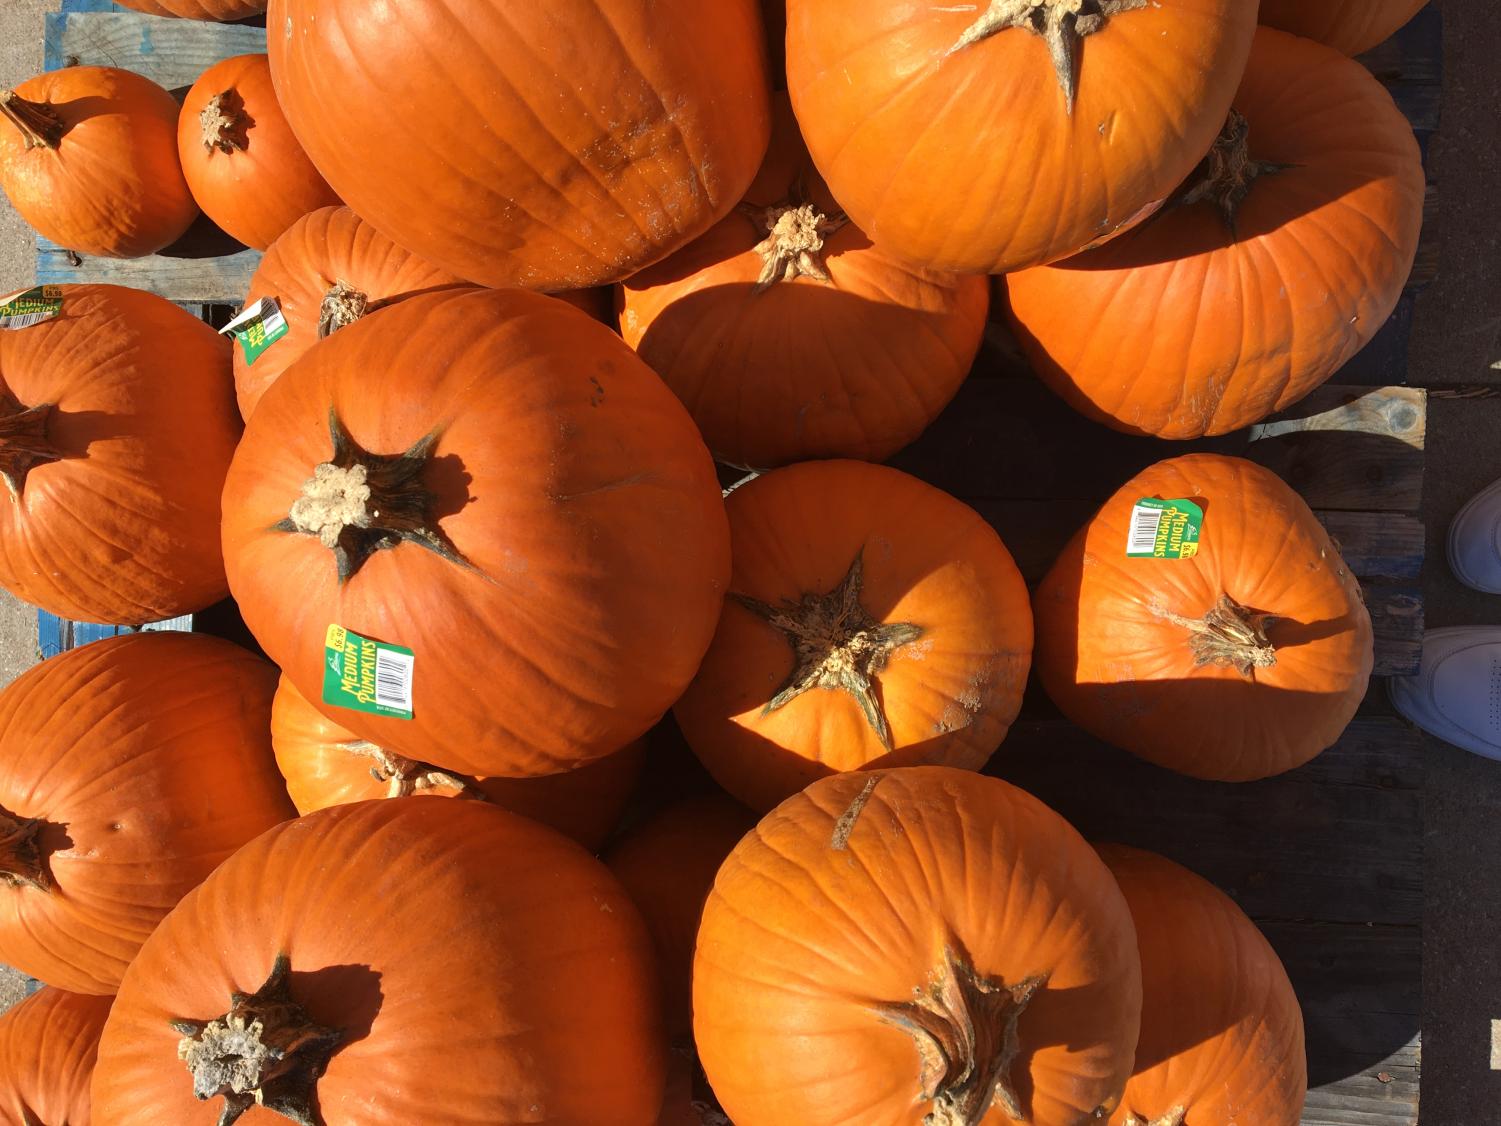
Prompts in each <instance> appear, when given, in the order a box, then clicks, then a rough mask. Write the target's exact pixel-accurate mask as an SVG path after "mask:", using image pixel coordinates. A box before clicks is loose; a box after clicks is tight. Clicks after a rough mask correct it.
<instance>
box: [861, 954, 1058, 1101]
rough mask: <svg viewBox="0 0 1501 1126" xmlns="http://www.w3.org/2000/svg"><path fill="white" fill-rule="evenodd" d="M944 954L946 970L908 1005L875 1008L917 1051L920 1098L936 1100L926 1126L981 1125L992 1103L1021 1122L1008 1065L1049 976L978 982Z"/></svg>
mask: <svg viewBox="0 0 1501 1126" xmlns="http://www.w3.org/2000/svg"><path fill="white" fill-rule="evenodd" d="M943 954H944V964H943V966H941V967H940V968H939V969H938V971H937V972H936V973H935V974H934V975H933V979H932V980H931V981H930V982H929V983H928V984H927V986H925V987H920V988H917V989H914V990H913V991H912V1000H911V1001H903V1002H897V1003H893V1004H883V1005H877V1006H876V1012H877V1014H878V1015H879V1016H880V1018H881V1019H882V1020H884V1021H886V1022H887V1023H888V1024H894V1025H896V1026H897V1027H898V1028H901V1029H902V1030H903V1031H905V1032H907V1033H908V1034H909V1035H910V1036H911V1037H912V1040H913V1042H914V1043H915V1044H916V1046H917V1054H918V1057H919V1058H920V1060H921V1061H922V1093H921V1097H922V1098H923V1099H924V1100H931V1101H932V1103H933V1109H932V1111H931V1112H930V1113H929V1114H928V1115H927V1116H926V1117H924V1119H923V1123H924V1126H979V1123H980V1122H982V1121H983V1120H984V1119H985V1116H986V1115H987V1114H988V1113H989V1112H990V1109H991V1107H992V1106H999V1107H1000V1108H1001V1110H1002V1111H1004V1112H1005V1113H1006V1114H1007V1115H1008V1116H1009V1117H1010V1118H1011V1119H1012V1120H1013V1121H1017V1122H1023V1121H1026V1118H1025V1116H1024V1115H1023V1113H1022V1105H1021V1099H1020V1097H1019V1096H1018V1095H1017V1093H1016V1085H1015V1083H1014V1082H1013V1081H1012V1078H1011V1065H1012V1064H1013V1063H1014V1062H1015V1060H1016V1055H1017V1052H1018V1051H1020V1049H1021V1039H1020V1036H1019V1034H1018V1030H1017V1026H1018V1024H1019V1023H1020V1021H1021V1016H1022V1013H1024V1012H1025V1011H1026V1009H1027V1006H1028V1005H1029V1004H1031V1002H1032V998H1033V997H1035V996H1037V994H1038V993H1039V992H1040V991H1041V990H1042V988H1043V987H1044V986H1045V985H1047V981H1048V975H1047V974H1038V975H1036V976H1034V977H1029V978H1027V979H1026V980H1025V981H1021V982H1018V983H1017V984H1016V985H1006V984H1005V983H1004V982H1001V981H997V980H995V979H993V978H987V977H981V976H980V975H979V974H978V973H976V972H975V969H974V967H973V966H971V965H969V964H968V963H967V962H965V961H964V960H962V959H960V958H958V957H956V956H955V954H954V951H953V950H952V949H948V948H946V949H945V950H944V952H943Z"/></svg>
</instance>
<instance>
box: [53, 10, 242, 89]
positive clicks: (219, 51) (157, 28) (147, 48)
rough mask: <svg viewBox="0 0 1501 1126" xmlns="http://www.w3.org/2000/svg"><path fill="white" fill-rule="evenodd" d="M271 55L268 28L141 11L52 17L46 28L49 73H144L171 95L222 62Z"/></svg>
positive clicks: (61, 13)
mask: <svg viewBox="0 0 1501 1126" xmlns="http://www.w3.org/2000/svg"><path fill="white" fill-rule="evenodd" d="M265 50H266V30H265V28H260V27H247V26H245V25H243V24H217V23H205V22H203V21H201V20H178V19H167V18H165V17H161V16H146V15H141V14H140V13H137V12H129V13H116V12H52V13H49V14H48V16H47V23H46V57H47V63H48V69H49V70H52V69H57V67H60V66H80V65H82V66H113V67H120V68H122V69H124V70H133V71H136V72H137V73H139V74H144V75H145V76H146V77H147V78H149V79H151V80H152V81H153V82H156V83H159V84H160V85H162V86H165V87H166V88H167V89H168V90H182V89H184V88H186V87H188V86H191V85H192V84H193V83H194V82H195V81H196V80H197V78H198V76H199V75H200V74H202V73H203V72H204V71H205V70H207V69H208V68H209V67H210V66H212V65H213V64H214V63H216V62H218V61H219V60H220V59H227V58H230V57H231V56H233V55H248V54H256V53H261V52H264V51H265Z"/></svg>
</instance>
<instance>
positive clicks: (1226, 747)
mask: <svg viewBox="0 0 1501 1126" xmlns="http://www.w3.org/2000/svg"><path fill="white" fill-rule="evenodd" d="M1143 499H1151V500H1158V501H1178V500H1186V501H1189V502H1190V503H1191V504H1193V505H1194V506H1196V507H1197V508H1198V509H1199V510H1200V511H1202V513H1203V517H1202V524H1201V526H1200V529H1199V531H1198V539H1197V542H1196V543H1195V542H1194V540H1193V535H1192V533H1191V531H1190V525H1191V524H1192V523H1193V522H1194V521H1195V519H1196V518H1195V517H1194V515H1193V512H1192V510H1189V509H1186V508H1185V509H1183V511H1182V515H1181V516H1163V515H1161V514H1160V513H1159V514H1158V515H1157V516H1156V517H1153V516H1150V515H1149V516H1145V517H1134V516H1133V513H1134V512H1135V510H1136V509H1137V507H1138V502H1140V501H1142V500H1143ZM1133 529H1135V532H1134V533H1133ZM1153 530H1155V537H1154V536H1153V535H1152V534H1149V533H1151V532H1152V531H1153ZM1133 535H1140V536H1141V537H1142V539H1141V542H1140V543H1139V544H1138V545H1137V546H1138V547H1139V548H1140V549H1141V550H1143V551H1155V552H1158V554H1157V555H1155V556H1154V555H1142V556H1136V557H1131V556H1128V555H1127V550H1128V547H1130V546H1131V544H1132V542H1133ZM1179 543H1181V544H1186V545H1188V552H1187V553H1186V554H1185V555H1184V557H1182V558H1170V557H1168V553H1169V552H1170V551H1176V550H1181V549H1179V548H1177V547H1176V545H1177V544H1179ZM1035 611H1036V615H1037V670H1038V672H1039V674H1040V675H1041V678H1042V683H1043V686H1044V687H1045V688H1046V689H1047V692H1048V695H1049V696H1051V697H1052V698H1053V701H1054V702H1055V703H1056V704H1057V705H1058V707H1059V708H1061V709H1062V711H1063V713H1064V714H1065V715H1066V716H1068V717H1069V718H1070V719H1072V720H1073V721H1074V722H1075V723H1077V724H1078V725H1079V726H1080V727H1082V728H1084V729H1085V730H1086V731H1089V732H1091V733H1092V734H1094V735H1096V736H1098V737H1099V738H1101V739H1103V740H1105V741H1106V742H1107V743H1112V744H1114V745H1115V746H1117V747H1121V748H1124V749H1125V750H1128V751H1130V752H1131V753H1132V754H1135V755H1139V756H1141V757H1142V758H1144V759H1147V760H1148V761H1149V762H1154V763H1156V764H1157V765H1159V766H1165V767H1167V768H1168V769H1170V770H1176V771H1178V772H1179V773H1180V774H1188V775H1191V776H1192V777H1195V778H1206V779H1213V780H1217V781H1224V782H1245V781H1251V780H1253V779H1257V778H1266V777H1269V776H1270V775H1273V774H1280V773H1282V772H1283V771H1286V770H1291V769H1293V768H1294V767H1296V766H1301V765H1302V764H1303V763H1305V762H1307V761H1308V760H1309V759H1311V758H1313V757H1314V756H1315V755H1317V754H1318V753H1319V752H1320V751H1322V750H1323V749H1324V748H1326V747H1328V746H1329V745H1330V744H1332V743H1333V742H1334V741H1335V740H1336V739H1338V738H1339V736H1340V733H1341V732H1343V731H1344V729H1345V727H1346V725H1348V724H1349V722H1350V720H1351V719H1352V718H1353V717H1354V715H1355V709H1356V708H1357V707H1358V706H1359V705H1360V701H1361V699H1362V698H1363V697H1364V696H1365V691H1366V683H1367V681H1368V680H1369V678H1370V673H1371V663H1372V638H1371V617H1370V614H1368V613H1367V612H1366V608H1365V604H1364V602H1363V601H1362V600H1361V595H1360V584H1359V583H1358V582H1357V581H1356V579H1355V576H1353V575H1352V574H1350V572H1349V569H1348V568H1347V567H1346V566H1345V564H1344V561H1343V560H1341V559H1340V555H1339V550H1338V549H1337V548H1336V547H1335V545H1334V544H1333V542H1332V541H1331V540H1330V539H1329V535H1328V533H1327V532H1325V531H1324V528H1323V526H1322V525H1321V524H1320V523H1319V522H1318V520H1317V519H1316V518H1315V516H1314V515H1313V513H1312V512H1310V511H1309V509H1308V505H1307V504H1305V503H1304V502H1303V499H1302V498H1301V497H1300V496H1298V494H1297V493H1295V492H1293V491H1292V490H1291V489H1290V488H1288V487H1287V486H1286V485H1285V484H1283V482H1282V480H1281V479H1280V478H1278V477H1277V476H1276V475H1275V474H1273V473H1271V472H1269V471H1268V470H1266V469H1263V468H1261V467H1260V466H1259V465H1254V464H1252V463H1251V462H1249V461H1245V460H1243V459H1241V458H1235V457H1225V456H1222V455H1219V454H1189V455H1187V456H1184V457H1177V458H1172V459H1170V460H1168V461H1162V462H1158V463H1157V464H1156V465H1153V466H1150V467H1148V468H1147V469H1145V470H1143V471H1142V472H1141V473H1140V474H1138V475H1137V476H1136V477H1134V478H1132V479H1131V480H1130V481H1128V482H1127V483H1126V484H1125V485H1124V486H1122V488H1121V489H1120V490H1119V491H1118V492H1117V493H1116V494H1115V495H1114V496H1112V497H1111V498H1110V499H1109V500H1107V501H1106V502H1105V504H1104V505H1103V507H1101V509H1100V510H1099V512H1098V513H1096V514H1095V516H1094V517H1093V518H1092V519H1091V520H1090V521H1089V523H1087V524H1086V525H1085V526H1084V527H1083V528H1081V529H1080V530H1079V532H1078V534H1077V535H1075V536H1074V538H1073V539H1072V540H1071V541H1070V542H1069V544H1068V546H1067V547H1065V548H1064V549H1063V552H1062V554H1061V555H1059V557H1058V560H1057V562H1055V563H1054V564H1053V568H1052V570H1051V571H1049V572H1048V575H1047V577H1046V578H1045V579H1043V581H1042V584H1041V585H1040V586H1039V587H1038V589H1037V594H1036V598H1035Z"/></svg>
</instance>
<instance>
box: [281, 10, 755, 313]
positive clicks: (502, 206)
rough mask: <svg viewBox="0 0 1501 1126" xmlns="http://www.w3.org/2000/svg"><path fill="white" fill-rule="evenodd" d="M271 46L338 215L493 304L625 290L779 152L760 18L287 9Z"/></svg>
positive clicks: (297, 127)
mask: <svg viewBox="0 0 1501 1126" xmlns="http://www.w3.org/2000/svg"><path fill="white" fill-rule="evenodd" d="M266 26H267V27H270V28H273V29H274V32H273V34H272V35H271V36H270V52H271V72H272V75H273V77H274V78H275V80H276V92H277V95H278V96H279V97H280V98H281V102H282V106H283V108H284V109H285V110H286V113H287V119H288V120H289V121H290V122H291V123H292V128H293V130H294V131H295V132H296V134H297V137H298V140H300V141H301V142H302V143H303V145H304V146H305V147H306V148H307V151H308V155H309V156H311V157H312V158H313V163H314V164H316V165H317V166H318V170H319V171H320V172H322V173H323V175H324V176H325V177H327V179H328V182H329V183H330V184H332V185H333V188H334V190H335V191H336V192H338V193H339V196H340V197H341V198H343V199H344V200H345V201H346V202H348V204H349V205H350V206H351V207H352V208H354V209H355V211H357V212H358V213H359V214H360V215H362V216H364V217H365V218H366V219H368V220H369V221H370V222H371V223H373V224H374V225H375V227H376V228H377V229H378V230H380V231H382V232H383V233H384V234H386V235H388V236H389V237H390V238H392V239H394V240H395V241H396V242H398V243H400V244H401V245H402V246H405V247H406V248H407V249H408V250H411V251H413V252H414V253H417V254H420V255H422V257H424V258H426V259H428V260H429V261H431V262H433V263H434V264H435V265H438V266H441V267H443V268H444V269H447V270H451V271H453V272H454V273H456V274H459V275H461V276H463V277H466V278H469V279H471V280H473V281H476V282H480V283H482V284H484V285H492V286H505V285H514V286H523V287H526V288H528V289H539V290H556V289H577V288H582V287H584V286H592V285H603V284H607V283H610V282H614V281H619V280H620V279H621V278H624V277H627V276H629V275H630V274H633V273H635V272H636V271H637V270H639V269H641V268H642V267H643V266H647V265H649V264H650V263H652V262H655V261H657V260H658V259H660V258H663V257H665V256H666V255H668V254H670V253H671V252H672V251H674V250H676V249H677V248H678V247H679V246H682V245H683V244H684V243H686V242H688V241H689V240H690V239H692V238H694V237H696V236H697V235H700V234H702V233H703V232H704V231H706V230H707V229H708V228H709V227H710V226H711V225H713V223H714V222H716V221H717V220H719V219H720V218H722V217H723V216H724V215H725V214H726V213H727V212H728V211H729V210H730V209H731V208H732V207H734V206H735V204H736V203H737V202H738V201H739V199H740V197H741V195H742V194H743V193H744V192H745V189H746V186H747V185H748V184H749V183H750V182H751V180H752V179H753V178H754V177H755V174H756V169H757V167H758V166H759V164H760V162H761V157H762V155H763V154H764V153H765V152H766V142H767V136H768V132H769V129H770V123H769V110H768V97H769V93H768V88H767V75H766V50H765V45H764V43H763V42H762V27H761V20H760V16H759V5H758V3H757V0H717V2H716V3H714V4H713V5H709V6H705V5H703V4H701V3H699V0H566V2H564V3H553V4H515V3H509V2H506V0H457V2H455V0H404V2H403V3H402V4H401V5H399V8H398V6H396V5H388V4H370V3H368V2H367V0H272V3H271V7H270V11H269V14H268V17H267V23H266ZM373 60H378V63H376V64H375V65H372V61H373ZM437 123H447V124H444V125H441V127H439V126H438V124H437Z"/></svg>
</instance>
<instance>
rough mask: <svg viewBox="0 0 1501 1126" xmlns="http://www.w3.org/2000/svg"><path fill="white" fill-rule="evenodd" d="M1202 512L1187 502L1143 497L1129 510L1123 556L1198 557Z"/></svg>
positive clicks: (1157, 557) (1152, 557) (1140, 557)
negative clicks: (1127, 530) (1129, 519)
mask: <svg viewBox="0 0 1501 1126" xmlns="http://www.w3.org/2000/svg"><path fill="white" fill-rule="evenodd" d="M1203 527H1204V510H1203V509H1202V508H1200V507H1199V506H1198V505H1197V504H1195V503H1194V502H1193V501H1191V500H1159V499H1157V498H1156V497H1143V498H1142V499H1141V500H1139V501H1137V502H1136V504H1135V506H1134V507H1133V508H1132V509H1131V529H1130V531H1129V532H1128V533H1127V535H1126V555H1127V556H1128V557H1129V558H1132V559H1192V558H1193V557H1194V556H1195V555H1197V554H1198V553H1199V534H1200V532H1201V531H1202V530H1203Z"/></svg>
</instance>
